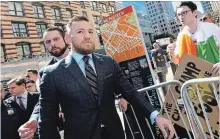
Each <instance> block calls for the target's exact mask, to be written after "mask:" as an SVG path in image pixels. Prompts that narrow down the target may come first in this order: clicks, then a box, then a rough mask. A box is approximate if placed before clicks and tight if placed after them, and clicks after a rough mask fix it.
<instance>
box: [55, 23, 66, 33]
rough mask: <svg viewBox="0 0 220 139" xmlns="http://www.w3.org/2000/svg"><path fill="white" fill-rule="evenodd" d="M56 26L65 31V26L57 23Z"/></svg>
mask: <svg viewBox="0 0 220 139" xmlns="http://www.w3.org/2000/svg"><path fill="white" fill-rule="evenodd" d="M54 25H55V26H57V27H58V28H60V29H62V30H63V31H65V30H64V25H63V24H59V23H56V24H54Z"/></svg>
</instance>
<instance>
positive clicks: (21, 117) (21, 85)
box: [1, 78, 39, 139]
mask: <svg viewBox="0 0 220 139" xmlns="http://www.w3.org/2000/svg"><path fill="white" fill-rule="evenodd" d="M8 87H9V91H10V93H11V95H12V96H11V97H9V98H8V99H6V100H3V104H2V105H1V112H2V115H1V116H2V119H1V120H2V123H1V129H2V132H1V133H2V139H20V137H19V135H18V132H17V130H18V128H19V126H21V125H22V124H24V123H25V122H27V121H28V120H29V118H30V116H31V113H32V111H33V109H34V106H35V105H36V103H37V102H38V99H39V95H38V94H30V93H29V92H27V91H26V90H25V79H24V78H14V79H12V80H10V81H9V82H8ZM20 99H21V100H20Z"/></svg>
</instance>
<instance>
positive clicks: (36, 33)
mask: <svg viewBox="0 0 220 139" xmlns="http://www.w3.org/2000/svg"><path fill="white" fill-rule="evenodd" d="M114 12H115V3H114V2H107V1H106V2H101V1H99V2H94V1H56V2H53V1H39V2H29V1H23V2H22V1H9V2H7V1H4V2H3V1H2V2H1V24H0V28H1V62H7V61H16V60H21V59H24V58H30V57H34V56H39V55H45V54H46V50H45V47H44V44H43V42H42V34H43V32H44V30H45V29H46V28H48V27H50V26H58V27H60V28H62V29H64V30H65V25H66V24H67V22H68V20H69V19H70V18H72V17H74V16H76V15H84V16H87V17H88V18H89V20H90V21H91V22H92V23H93V24H94V28H95V29H96V31H97V32H96V33H95V35H97V37H96V38H97V39H96V40H95V44H96V48H100V46H101V45H100V40H99V37H98V36H99V34H100V29H99V24H100V21H101V19H102V18H103V17H106V16H108V15H110V14H112V13H114Z"/></svg>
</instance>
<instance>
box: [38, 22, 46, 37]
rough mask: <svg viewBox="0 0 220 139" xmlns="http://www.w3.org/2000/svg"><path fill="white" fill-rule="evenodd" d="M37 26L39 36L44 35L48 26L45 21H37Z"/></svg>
mask: <svg viewBox="0 0 220 139" xmlns="http://www.w3.org/2000/svg"><path fill="white" fill-rule="evenodd" d="M36 28H37V35H38V36H39V37H43V33H44V31H45V30H46V29H47V26H46V24H45V23H36Z"/></svg>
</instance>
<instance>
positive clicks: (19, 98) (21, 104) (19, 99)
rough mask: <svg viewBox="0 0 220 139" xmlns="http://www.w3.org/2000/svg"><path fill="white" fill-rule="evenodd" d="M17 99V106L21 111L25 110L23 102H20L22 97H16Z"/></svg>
mask: <svg viewBox="0 0 220 139" xmlns="http://www.w3.org/2000/svg"><path fill="white" fill-rule="evenodd" d="M17 98H18V102H19V106H20V107H21V108H22V109H23V110H25V107H24V103H23V101H22V99H23V97H21V96H19V97H17Z"/></svg>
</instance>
